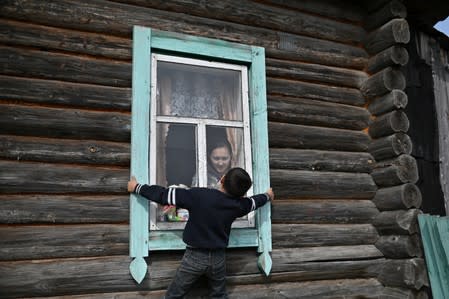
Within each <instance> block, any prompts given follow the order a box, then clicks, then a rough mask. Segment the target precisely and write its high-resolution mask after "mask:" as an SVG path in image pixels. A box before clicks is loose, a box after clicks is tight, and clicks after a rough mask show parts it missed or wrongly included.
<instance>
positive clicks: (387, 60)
mask: <svg viewBox="0 0 449 299" xmlns="http://www.w3.org/2000/svg"><path fill="white" fill-rule="evenodd" d="M408 59H409V57H408V52H407V50H406V49H405V48H404V47H401V46H397V45H394V46H391V47H389V48H388V49H385V50H383V51H382V52H380V53H378V54H376V55H375V56H373V57H371V58H370V59H369V60H368V67H367V69H366V70H367V72H368V73H370V74H374V73H377V72H378V71H380V70H382V69H384V68H387V67H389V66H402V65H406V64H407V62H408Z"/></svg>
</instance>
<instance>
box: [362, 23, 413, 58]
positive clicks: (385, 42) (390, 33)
mask: <svg viewBox="0 0 449 299" xmlns="http://www.w3.org/2000/svg"><path fill="white" fill-rule="evenodd" d="M409 41H410V29H409V26H408V23H407V21H406V20H405V19H402V18H401V19H393V20H391V21H389V22H388V23H386V24H384V25H382V26H381V27H379V28H378V29H376V30H374V31H372V32H370V33H369V34H368V36H367V38H366V40H365V49H366V50H367V51H368V53H370V54H376V53H379V52H380V51H382V50H385V49H386V48H389V47H391V46H393V45H395V44H407V43H408V42H409Z"/></svg>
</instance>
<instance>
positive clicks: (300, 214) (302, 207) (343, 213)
mask: <svg viewBox="0 0 449 299" xmlns="http://www.w3.org/2000/svg"><path fill="white" fill-rule="evenodd" d="M275 192H276V195H277V190H276V189H275ZM292 211H294V212H292ZM378 214H379V210H377V208H376V206H375V205H374V204H373V203H372V202H371V200H341V199H340V200H339V199H333V200H318V199H315V200H280V199H279V200H278V199H277V200H276V203H275V204H273V205H272V215H271V220H272V222H273V224H280V223H302V224H370V223H372V221H373V220H374V218H375V217H376V216H377V215H378Z"/></svg>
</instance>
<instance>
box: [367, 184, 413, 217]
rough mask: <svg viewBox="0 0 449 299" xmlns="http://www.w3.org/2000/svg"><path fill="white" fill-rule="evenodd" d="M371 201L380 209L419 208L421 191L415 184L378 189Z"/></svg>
mask: <svg viewBox="0 0 449 299" xmlns="http://www.w3.org/2000/svg"><path fill="white" fill-rule="evenodd" d="M373 202H374V204H375V205H376V207H377V208H378V209H379V210H380V211H388V210H404V209H409V208H419V207H420V206H421V202H422V198H421V192H420V191H419V189H418V187H417V186H416V185H415V184H403V185H399V186H394V187H389V188H382V189H378V190H377V192H376V196H374V198H373Z"/></svg>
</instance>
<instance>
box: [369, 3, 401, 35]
mask: <svg viewBox="0 0 449 299" xmlns="http://www.w3.org/2000/svg"><path fill="white" fill-rule="evenodd" d="M406 16H407V8H406V7H405V6H404V4H402V3H401V2H400V1H398V0H393V1H388V2H387V3H386V4H385V5H384V6H382V7H381V8H379V9H378V10H377V11H375V12H372V13H370V14H369V16H368V17H367V19H366V21H365V24H364V25H365V26H364V27H365V29H366V30H368V31H370V30H372V29H376V28H378V27H379V26H382V25H383V24H385V23H387V22H388V21H390V20H391V19H397V18H405V17H406Z"/></svg>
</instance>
